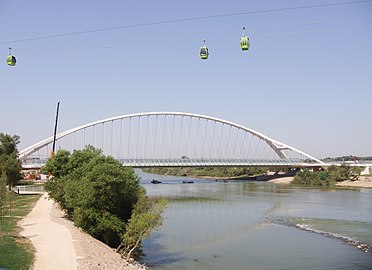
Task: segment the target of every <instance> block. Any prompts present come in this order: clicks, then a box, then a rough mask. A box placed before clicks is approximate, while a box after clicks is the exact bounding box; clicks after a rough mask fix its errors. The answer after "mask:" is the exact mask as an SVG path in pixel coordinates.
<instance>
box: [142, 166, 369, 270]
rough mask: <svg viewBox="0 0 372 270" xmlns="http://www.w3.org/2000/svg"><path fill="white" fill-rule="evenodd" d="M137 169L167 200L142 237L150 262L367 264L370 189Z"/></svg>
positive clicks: (175, 265)
mask: <svg viewBox="0 0 372 270" xmlns="http://www.w3.org/2000/svg"><path fill="white" fill-rule="evenodd" d="M137 173H138V174H139V175H140V177H141V184H142V185H143V186H144V187H145V188H146V190H147V193H148V194H149V195H159V196H164V197H166V198H167V199H168V207H167V209H166V210H165V212H164V223H163V226H162V227H161V229H160V230H159V231H156V232H154V233H153V234H152V236H150V237H149V238H148V239H146V240H145V241H144V242H143V251H144V254H145V256H144V258H143V262H144V263H146V264H147V265H149V266H150V269H156V270H160V269H161V270H163V269H167V270H168V269H172V270H176V269H203V270H208V269H219V270H227V269H234V270H239V269H242V270H243V269H244V270H246V269H372V251H371V247H372V190H371V189H345V188H331V189H317V188H301V187H293V186H290V185H275V184H271V183H267V182H233V183H232V182H227V183H226V182H223V181H213V180H200V179H190V178H181V177H175V176H159V175H152V174H147V173H143V172H142V171H137ZM154 178H155V179H157V180H159V181H161V182H162V183H161V184H151V182H150V181H151V180H152V179H154ZM183 181H193V182H194V183H188V184H184V183H183Z"/></svg>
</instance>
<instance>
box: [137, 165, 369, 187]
mask: <svg viewBox="0 0 372 270" xmlns="http://www.w3.org/2000/svg"><path fill="white" fill-rule="evenodd" d="M277 170H278V168H270V167H204V168H190V167H186V168H146V169H144V171H145V172H148V173H154V174H161V175H175V176H188V177H226V178H236V179H244V178H245V177H249V176H257V175H266V174H267V172H268V171H271V172H275V171H277ZM279 170H280V171H281V172H284V173H289V174H292V175H293V174H294V173H295V172H296V174H295V177H294V180H293V181H292V184H296V185H306V186H331V185H334V184H336V183H337V182H341V181H345V180H352V181H354V180H357V179H358V178H359V176H360V173H361V171H362V168H361V167H355V166H349V165H347V164H342V165H341V166H335V165H333V166H330V167H329V168H328V169H326V170H309V169H303V170H297V171H296V170H291V168H279Z"/></svg>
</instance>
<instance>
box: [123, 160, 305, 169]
mask: <svg viewBox="0 0 372 270" xmlns="http://www.w3.org/2000/svg"><path fill="white" fill-rule="evenodd" d="M119 161H120V162H121V163H122V164H123V165H124V166H130V167H139V168H140V167H239V166H240V167H249V166H262V167H264V166H303V164H304V162H303V161H302V160H299V159H291V160H284V159H283V160H278V159H191V158H186V159H183V158H181V159H119Z"/></svg>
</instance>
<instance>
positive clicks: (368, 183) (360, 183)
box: [336, 176, 372, 188]
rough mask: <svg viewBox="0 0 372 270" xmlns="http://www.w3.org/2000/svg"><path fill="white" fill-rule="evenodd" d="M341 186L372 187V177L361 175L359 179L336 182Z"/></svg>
mask: <svg viewBox="0 0 372 270" xmlns="http://www.w3.org/2000/svg"><path fill="white" fill-rule="evenodd" d="M336 185H337V186H341V187H358V188H372V177H366V176H360V177H359V180H357V181H350V180H347V181H343V182H340V183H337V184H336Z"/></svg>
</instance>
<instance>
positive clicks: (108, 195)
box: [42, 146, 161, 247]
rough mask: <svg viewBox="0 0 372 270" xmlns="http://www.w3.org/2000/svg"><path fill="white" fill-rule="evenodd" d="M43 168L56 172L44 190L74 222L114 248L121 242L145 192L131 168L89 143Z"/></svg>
mask: <svg viewBox="0 0 372 270" xmlns="http://www.w3.org/2000/svg"><path fill="white" fill-rule="evenodd" d="M42 171H43V172H44V173H50V174H52V175H53V177H52V178H51V180H50V181H48V182H47V183H46V184H45V189H46V190H47V191H48V192H49V195H50V197H52V198H53V199H54V200H55V201H57V202H58V203H59V204H60V206H61V208H63V209H64V210H66V213H67V214H68V216H69V217H70V218H71V219H72V220H73V221H74V223H75V225H77V226H78V227H80V228H82V229H83V230H84V231H86V232H88V233H89V234H91V235H92V236H93V237H95V238H97V239H99V240H101V241H103V242H104V243H106V244H108V245H110V246H111V247H117V246H119V245H120V243H121V241H123V239H125V237H124V234H125V232H126V226H127V223H128V220H129V219H130V218H131V216H132V212H133V209H134V207H135V205H136V203H137V202H138V200H139V199H140V197H141V196H144V195H143V194H145V190H144V189H143V188H142V187H141V186H140V185H139V181H138V177H137V176H136V175H135V174H134V171H133V169H132V168H129V167H124V166H123V165H122V164H121V163H120V162H118V161H116V160H114V159H113V158H112V157H106V156H104V155H102V153H101V151H100V150H97V149H95V148H93V147H91V146H90V147H87V148H86V149H84V150H79V151H74V152H73V153H72V154H70V153H69V152H68V151H65V150H59V151H58V152H57V153H56V155H55V156H54V157H52V158H51V159H49V160H48V161H47V163H46V165H45V167H43V168H42ZM145 198H146V199H147V200H150V199H148V198H147V197H145ZM147 210H150V209H144V212H146V211H147ZM159 216H161V213H159ZM147 226H148V228H147V229H148V230H149V231H151V230H152V228H153V227H151V225H150V224H147Z"/></svg>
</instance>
